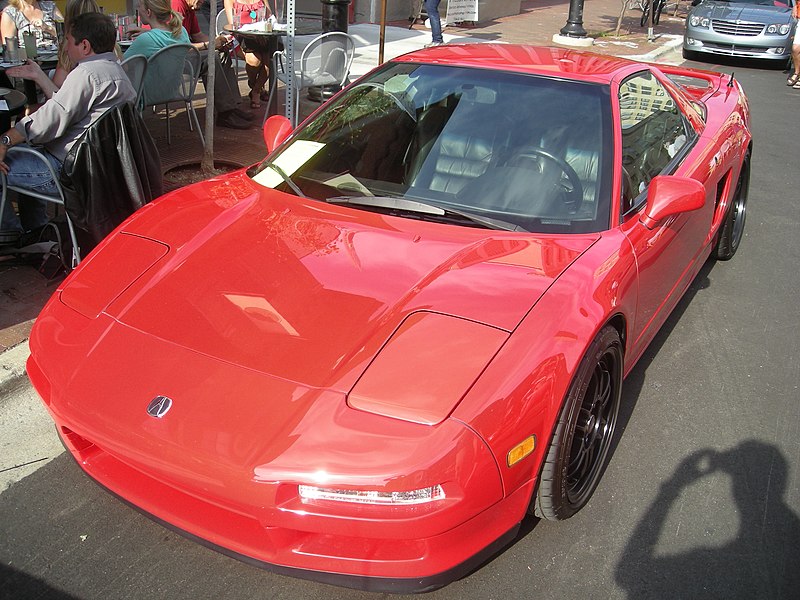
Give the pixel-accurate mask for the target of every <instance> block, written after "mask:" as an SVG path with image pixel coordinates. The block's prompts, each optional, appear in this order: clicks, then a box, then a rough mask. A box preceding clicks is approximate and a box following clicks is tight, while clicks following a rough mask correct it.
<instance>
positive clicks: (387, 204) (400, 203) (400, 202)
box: [325, 196, 524, 231]
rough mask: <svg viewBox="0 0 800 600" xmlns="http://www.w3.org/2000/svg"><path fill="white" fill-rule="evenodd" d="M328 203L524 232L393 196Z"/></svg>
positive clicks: (335, 199)
mask: <svg viewBox="0 0 800 600" xmlns="http://www.w3.org/2000/svg"><path fill="white" fill-rule="evenodd" d="M325 201H326V202H330V203H331V204H348V205H351V206H364V207H370V208H381V209H385V210H389V211H392V210H396V211H401V212H407V213H415V214H420V215H431V216H433V217H454V216H456V217H460V219H461V220H463V221H469V222H470V223H474V224H476V225H481V226H482V227H486V228H488V229H499V230H502V231H524V230H523V229H522V228H521V227H520V226H519V225H515V224H514V223H509V222H508V221H501V220H500V219H493V218H491V217H483V216H481V215H476V214H474V213H470V212H467V211H463V210H460V209H456V208H451V207H449V206H448V207H444V206H440V205H438V204H431V203H428V202H420V201H418V200H408V199H407V198H394V197H392V196H334V197H332V198H326V200H325Z"/></svg>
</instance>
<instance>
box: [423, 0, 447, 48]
mask: <svg viewBox="0 0 800 600" xmlns="http://www.w3.org/2000/svg"><path fill="white" fill-rule="evenodd" d="M441 1H442V0H425V12H426V13H428V19H429V21H430V24H431V37H432V38H433V41H434V42H437V43H442V42H443V41H444V38H443V37H442V19H441V18H440V17H439V3H440V2H441Z"/></svg>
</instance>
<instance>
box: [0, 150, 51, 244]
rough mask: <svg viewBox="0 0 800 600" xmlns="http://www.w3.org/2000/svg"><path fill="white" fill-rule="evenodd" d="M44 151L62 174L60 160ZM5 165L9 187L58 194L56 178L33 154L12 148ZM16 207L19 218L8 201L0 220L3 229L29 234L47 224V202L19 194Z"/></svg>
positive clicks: (0, 226)
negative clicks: (54, 178) (17, 207)
mask: <svg viewBox="0 0 800 600" xmlns="http://www.w3.org/2000/svg"><path fill="white" fill-rule="evenodd" d="M23 145H24V144H23ZM41 152H42V154H44V155H45V156H46V157H47V160H48V161H49V162H50V164H51V165H52V166H53V170H54V171H55V173H56V175H58V173H59V172H60V171H61V161H60V160H58V159H57V158H56V157H55V156H53V155H52V154H50V153H48V152H47V151H45V150H42V151H41ZM6 164H7V165H8V168H9V172H8V175H6V177H7V179H8V183H9V185H13V186H16V187H20V188H25V189H28V190H32V191H35V192H39V193H41V194H47V195H50V196H57V195H58V189H57V188H56V184H55V181H53V176H52V175H51V174H50V171H49V170H48V168H47V165H45V164H44V163H43V162H42V160H41V159H40V158H38V157H36V156H33V155H32V154H27V153H23V152H14V150H13V149H12V150H11V151H10V152H9V153H8V154H7V155H6ZM17 205H18V206H19V216H17V215H16V214H15V213H14V209H13V208H12V206H11V201H10V198H6V205H5V207H4V208H3V214H2V216H1V218H0V230H3V231H30V230H31V229H36V228H37V227H41V226H42V225H45V224H46V223H47V221H48V220H49V219H48V217H47V202H45V201H44V200H41V199H39V198H34V197H32V196H25V195H23V194H19V196H18V200H17Z"/></svg>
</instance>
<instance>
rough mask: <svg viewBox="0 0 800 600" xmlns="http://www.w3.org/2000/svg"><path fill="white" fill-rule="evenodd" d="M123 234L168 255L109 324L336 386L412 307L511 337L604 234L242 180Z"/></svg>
mask: <svg viewBox="0 0 800 600" xmlns="http://www.w3.org/2000/svg"><path fill="white" fill-rule="evenodd" d="M126 234H135V238H136V239H139V240H141V241H140V242H137V243H138V244H140V245H143V244H148V243H150V244H152V243H153V242H150V241H148V240H155V241H158V242H159V243H161V244H164V245H166V246H168V247H169V251H168V252H167V253H166V255H165V256H164V257H163V258H162V259H160V260H159V261H157V262H156V264H155V265H154V266H152V267H150V268H149V269H148V270H147V272H146V274H144V275H142V276H140V277H139V278H138V279H137V280H136V282H135V283H134V284H133V285H131V286H130V287H128V289H127V290H125V291H124V292H123V293H122V294H121V295H119V296H118V297H117V298H116V300H115V301H114V302H112V303H110V305H109V306H107V308H106V309H105V312H107V313H108V314H109V315H110V316H112V317H113V318H115V319H116V320H118V321H120V322H122V323H124V324H126V325H128V326H130V327H133V328H135V329H137V330H140V331H143V332H146V333H148V334H150V335H153V336H157V337H159V338H162V339H164V340H167V341H169V342H171V343H175V344H178V345H180V346H183V347H185V348H189V349H192V350H195V351H197V352H200V353H203V354H206V355H209V356H213V357H216V358H220V359H222V360H225V361H229V362H232V363H234V364H239V365H242V366H246V367H249V368H253V369H256V370H259V371H262V372H264V373H268V374H270V375H276V376H279V377H281V378H286V379H289V380H292V381H296V382H302V383H303V384H306V385H312V386H320V387H323V386H333V387H339V386H341V389H347V388H348V387H349V386H350V385H351V384H352V383H353V382H354V381H355V378H356V377H357V375H358V373H360V372H361V371H362V370H363V368H364V367H365V365H366V364H367V363H368V361H369V360H370V359H371V358H372V357H373V356H374V355H375V354H376V353H377V351H378V350H379V349H380V347H381V345H382V344H383V343H385V341H386V340H387V339H388V338H389V337H390V336H391V335H392V332H394V331H395V330H396V329H397V328H398V326H399V325H400V324H401V323H402V322H403V320H404V319H405V318H406V317H408V316H409V315H410V314H412V313H414V312H418V311H431V312H435V313H439V314H445V315H453V316H457V317H461V318H463V319H467V320H470V321H474V322H478V323H483V324H486V325H488V326H491V327H494V328H498V329H502V330H506V331H511V330H513V328H514V327H515V326H516V325H517V324H518V323H519V321H520V320H521V319H522V317H523V316H524V315H525V314H526V313H527V312H528V311H529V310H530V308H531V307H532V305H533V304H534V303H535V302H536V301H537V299H538V298H539V297H540V296H541V295H542V293H543V292H544V291H545V290H546V289H547V288H548V287H549V286H550V285H551V283H552V282H553V281H554V280H555V279H556V278H557V277H558V276H559V275H560V274H561V273H562V272H563V270H564V269H565V268H566V267H567V266H569V265H570V264H571V263H572V262H573V261H574V260H575V259H576V258H577V257H578V256H579V255H580V254H581V253H582V252H584V251H585V250H586V249H587V248H588V247H589V246H591V244H592V243H593V242H594V241H595V240H596V239H597V238H598V237H599V235H598V234H588V235H580V236H535V235H531V234H519V233H506V232H497V231H490V230H486V229H477V228H467V227H457V226H450V225H442V224H435V223H427V222H423V221H418V220H412V219H405V218H398V217H388V216H382V215H378V214H375V213H371V212H366V211H362V210H356V209H352V208H346V207H340V206H332V205H328V204H325V203H321V202H317V201H314V200H306V199H300V198H297V197H296V196H291V195H287V194H284V193H282V192H278V191H275V190H270V189H265V188H263V187H261V186H258V185H257V184H255V183H253V182H252V181H251V180H250V179H249V178H248V177H247V176H246V175H245V174H244V172H240V173H239V174H237V175H234V176H231V177H227V178H224V179H219V180H212V181H209V182H204V183H201V184H197V185H195V186H191V187H188V188H184V189H183V190H180V191H179V192H176V193H174V194H173V195H171V196H167V197H164V198H163V199H162V200H160V201H158V202H156V203H155V204H154V205H150V206H149V207H147V208H146V209H145V210H143V211H140V212H139V213H137V216H136V217H135V218H134V219H133V220H131V221H129V222H128V223H127V225H126V226H124V228H123V230H122V232H120V233H118V234H117V237H118V238H129V239H132V238H130V237H129V236H128V235H126ZM108 243H109V244H114V243H119V242H118V241H115V240H109V242H108Z"/></svg>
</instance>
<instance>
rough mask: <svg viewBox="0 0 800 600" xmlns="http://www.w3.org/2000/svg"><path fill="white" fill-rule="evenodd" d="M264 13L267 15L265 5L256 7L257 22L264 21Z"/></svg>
mask: <svg viewBox="0 0 800 600" xmlns="http://www.w3.org/2000/svg"><path fill="white" fill-rule="evenodd" d="M266 15H267V10H266V7H264V6H259V7H258V8H257V9H256V21H257V22H259V23H263V22H264V19H265V18H266Z"/></svg>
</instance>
